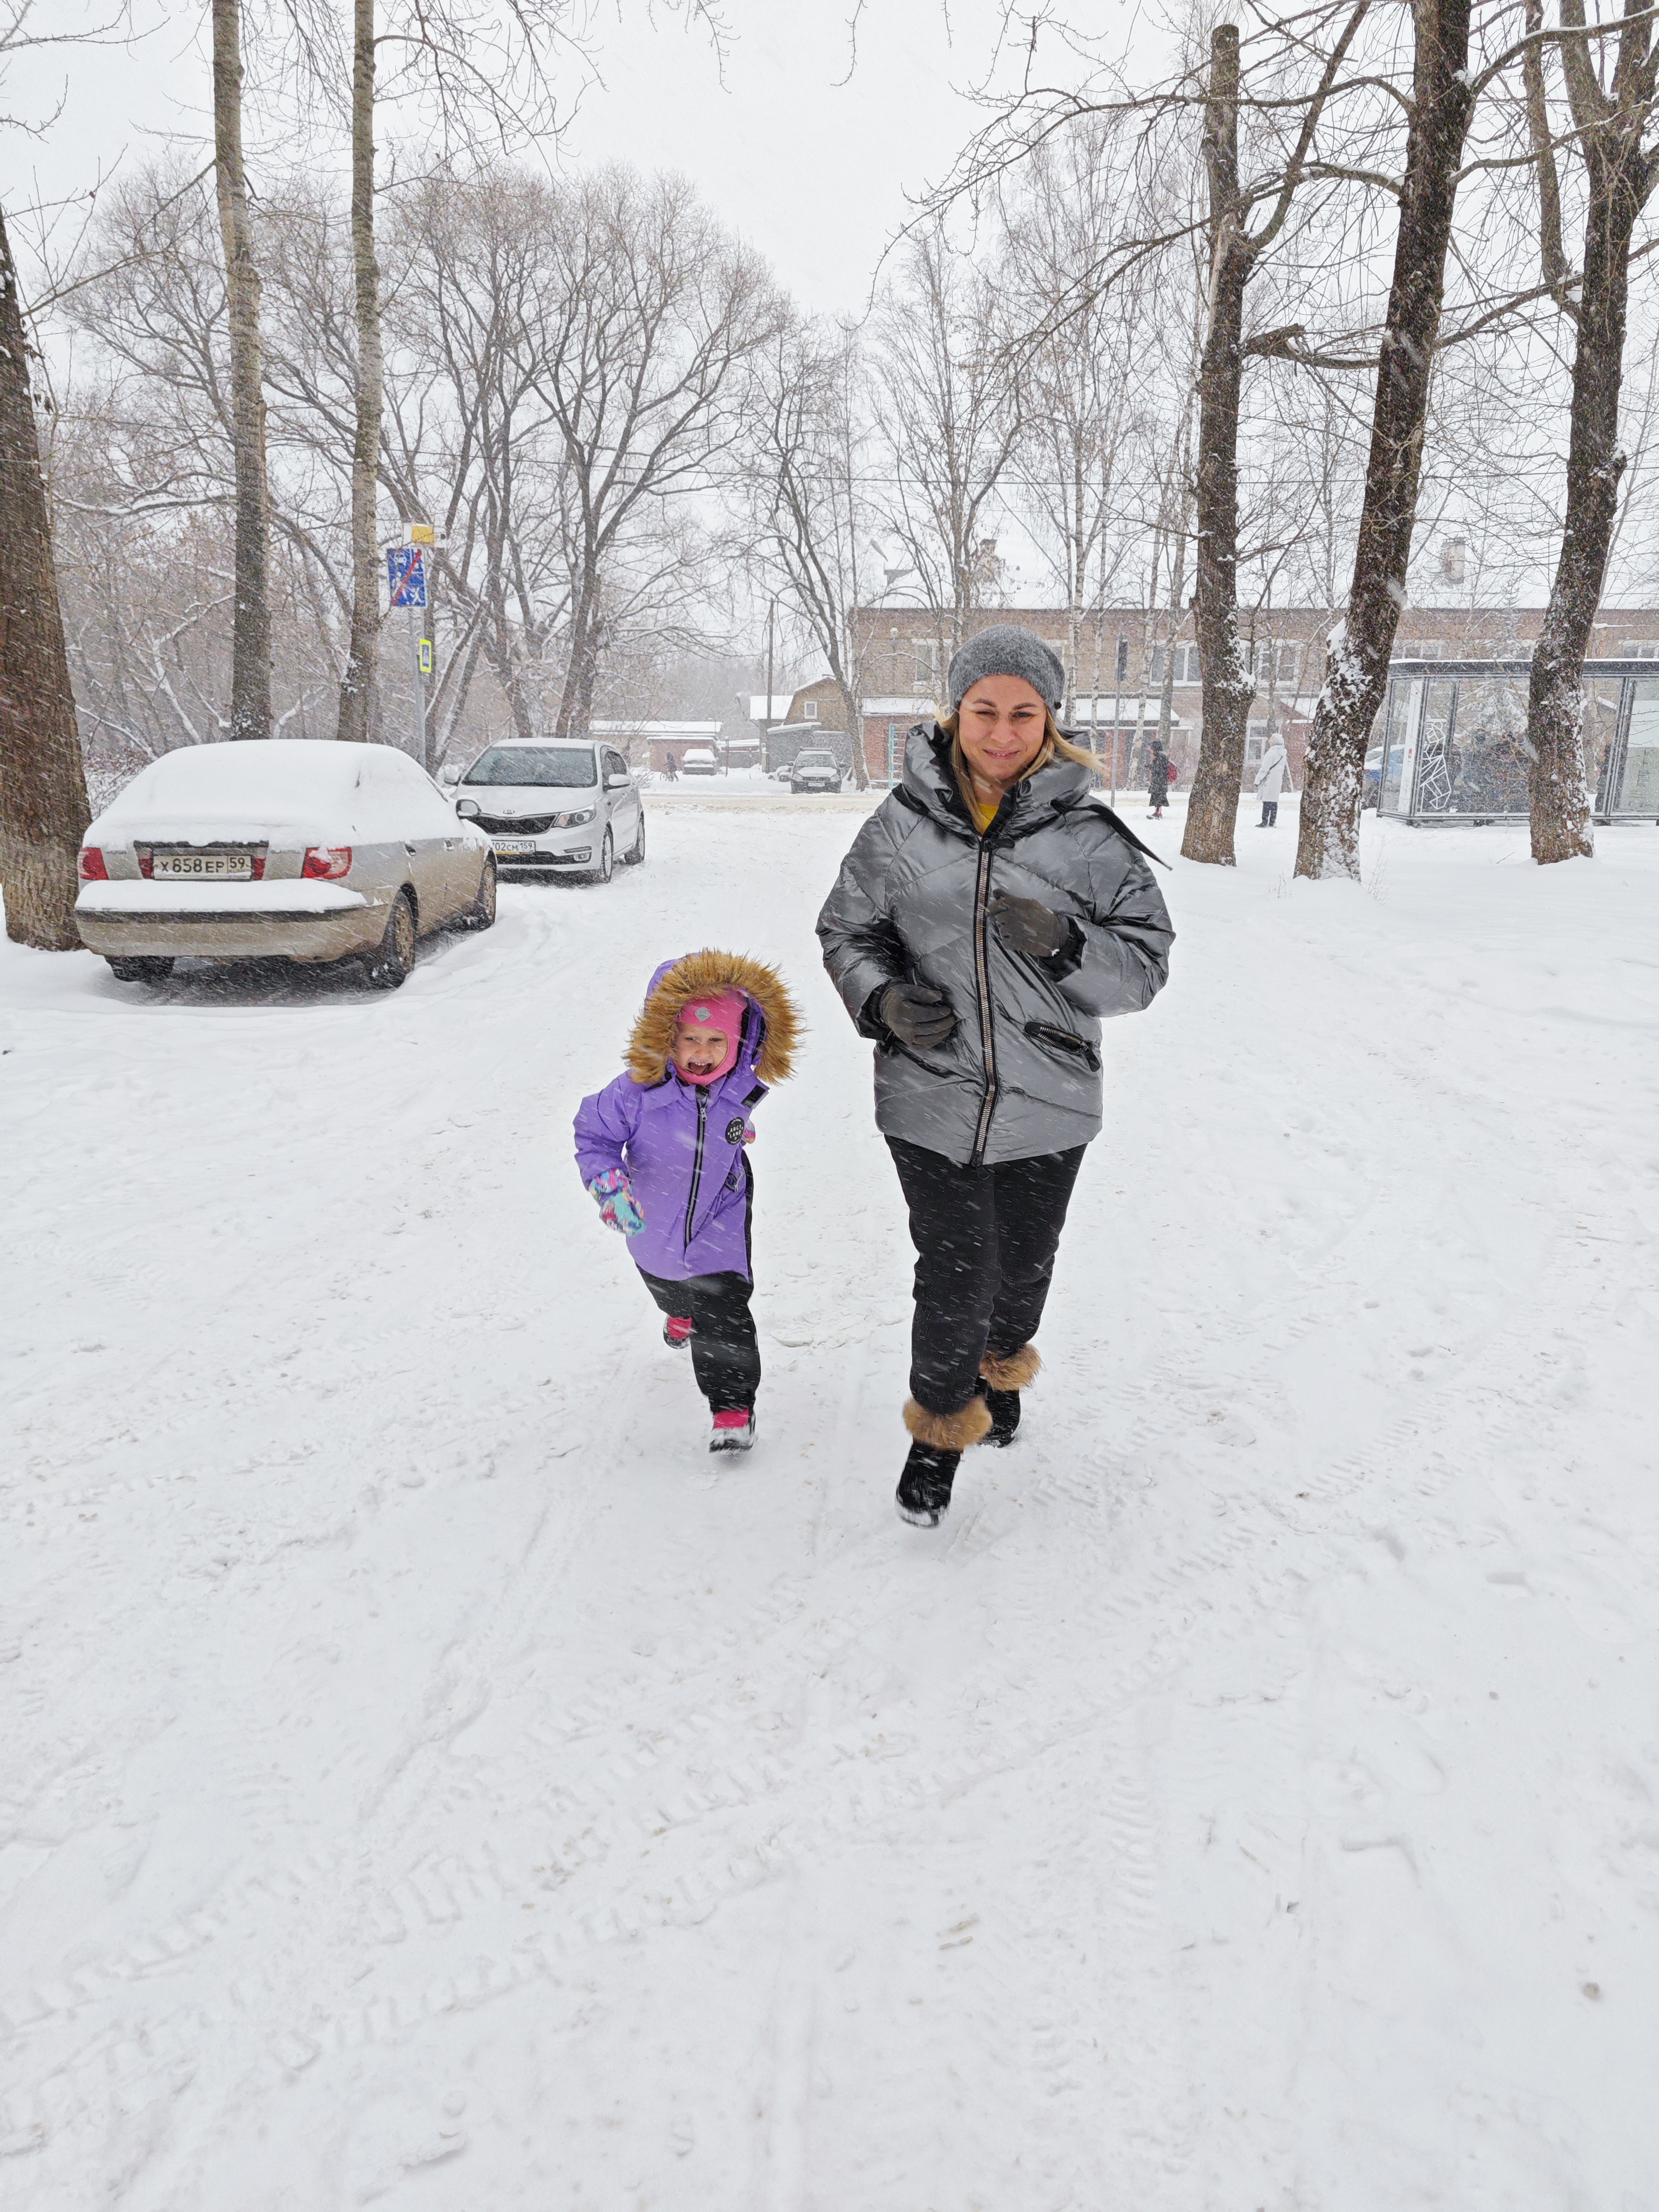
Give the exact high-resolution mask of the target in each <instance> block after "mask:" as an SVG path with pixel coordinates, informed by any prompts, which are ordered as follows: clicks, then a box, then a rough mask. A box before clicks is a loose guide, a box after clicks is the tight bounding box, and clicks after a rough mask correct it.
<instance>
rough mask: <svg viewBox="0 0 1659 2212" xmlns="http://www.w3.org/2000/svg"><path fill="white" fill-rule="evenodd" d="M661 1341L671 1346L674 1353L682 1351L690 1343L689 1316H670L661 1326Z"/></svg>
mask: <svg viewBox="0 0 1659 2212" xmlns="http://www.w3.org/2000/svg"><path fill="white" fill-rule="evenodd" d="M662 1340H663V1342H664V1343H665V1344H667V1345H671V1346H672V1347H673V1348H674V1350H675V1351H676V1352H679V1351H682V1350H684V1347H685V1346H687V1345H688V1344H690V1341H691V1316H690V1314H670V1315H669V1316H668V1318H667V1320H666V1321H665V1322H664V1323H663V1325H662Z"/></svg>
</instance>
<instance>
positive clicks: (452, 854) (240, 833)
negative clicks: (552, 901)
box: [75, 738, 495, 990]
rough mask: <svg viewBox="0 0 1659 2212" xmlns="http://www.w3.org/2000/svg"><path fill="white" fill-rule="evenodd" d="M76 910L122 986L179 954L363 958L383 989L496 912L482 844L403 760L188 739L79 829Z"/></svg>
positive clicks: (389, 754) (301, 745)
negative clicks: (457, 930) (436, 944)
mask: <svg viewBox="0 0 1659 2212" xmlns="http://www.w3.org/2000/svg"><path fill="white" fill-rule="evenodd" d="M75 919H76V926H77V927H79V929H80V932H81V939H82V943H83V944H84V945H87V946H88V948H89V950H90V951H94V952H100V953H101V954H102V955H103V957H105V959H106V960H107V961H108V962H109V964H110V966H111V967H112V969H114V971H115V974H116V976H117V977H118V980H119V981H122V982H124V983H149V982H161V981H163V980H164V979H165V978H166V977H167V975H169V974H171V972H172V969H173V962H174V961H175V960H176V959H179V958H180V957H185V958H190V959H207V960H269V959H271V958H283V959H289V960H303V961H327V960H349V959H361V960H363V961H366V962H367V963H368V972H369V976H370V979H371V981H374V982H375V983H377V984H379V985H380V986H381V987H383V988H385V989H388V990H390V989H394V988H395V987H397V986H398V984H399V983H401V982H402V981H403V980H404V977H405V976H406V975H408V973H409V971H410V969H411V968H412V967H413V966H414V964H415V947H416V940H417V939H420V938H422V937H424V936H427V935H428V934H429V933H430V932H432V931H433V930H435V929H439V928H441V927H443V926H444V925H445V924H446V923H447V922H460V923H463V924H465V925H466V926H467V927H471V928H474V929H488V928H489V925H490V924H491V922H493V921H495V860H494V859H493V857H492V855H491V854H490V850H489V839H488V837H486V836H483V835H482V834H481V833H480V832H479V831H478V830H477V829H472V828H471V826H470V825H469V824H468V823H464V822H458V821H457V820H456V819H455V816H454V813H453V810H452V809H451V806H450V805H449V801H448V799H447V798H446V796H445V794H444V793H443V792H442V791H441V790H440V789H439V787H438V786H437V785H436V784H435V783H434V782H433V781H432V779H431V778H430V776H428V775H426V773H425V772H424V771H423V770H422V769H420V768H419V767H417V766H416V763H415V762H414V761H412V760H411V759H410V757H409V755H408V754H407V753H403V752H399V751H398V750H397V749H396V747H395V746H392V745H354V744H339V743H337V742H336V741H334V740H332V739H330V738H253V739H249V740H245V741H242V742H227V743H224V744H207V745H185V746H181V747H180V748H179V750H178V751H176V752H170V753H166V754H164V755H163V756H162V757H161V759H160V760H158V761H152V762H151V763H150V764H149V767H148V768H147V769H142V770H141V771H140V772H139V774H138V775H136V776H134V778H133V779H132V781H131V783H130V784H128V785H127V786H126V787H125V790H123V791H122V792H121V793H120V795H119V796H118V798H117V799H115V800H114V801H113V802H112V804H111V805H109V806H106V808H105V810H104V811H103V812H102V813H101V814H100V816H99V817H98V818H97V820H96V821H95V822H94V823H93V824H92V826H91V827H90V829H88V831H87V835H86V842H85V843H84V844H83V845H82V848H81V890H80V896H78V898H77V899H76V905H75Z"/></svg>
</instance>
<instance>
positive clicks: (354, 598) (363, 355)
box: [335, 0, 381, 744]
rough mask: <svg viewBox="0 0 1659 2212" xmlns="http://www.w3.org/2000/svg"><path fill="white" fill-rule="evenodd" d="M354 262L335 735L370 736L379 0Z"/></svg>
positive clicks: (357, 172) (356, 171)
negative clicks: (345, 591)
mask: <svg viewBox="0 0 1659 2212" xmlns="http://www.w3.org/2000/svg"><path fill="white" fill-rule="evenodd" d="M352 13H353V21H354V26H355V32H356V38H355V44H354V50H353V55H352V67H351V264H352V275H353V277H354V280H355V284H356V311H357V425H356V436H355V437H354V438H353V440H352V446H351V642H350V645H349V648H348V651H347V653H346V665H345V673H344V675H343V677H342V678H340V720H339V726H338V728H337V731H336V732H335V734H336V736H337V737H339V738H345V739H347V740H349V742H350V743H352V744H367V742H368V732H369V714H370V708H371V706H372V704H373V701H374V683H375V678H376V675H377V673H378V670H379V664H380V542H379V533H378V532H377V530H376V527H375V494H376V492H377V490H378V489H379V486H380V390H381V357H380V264H379V263H378V262H377V261H376V259H375V258H374V0H353V10H352Z"/></svg>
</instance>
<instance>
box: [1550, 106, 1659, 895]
mask: <svg viewBox="0 0 1659 2212" xmlns="http://www.w3.org/2000/svg"><path fill="white" fill-rule="evenodd" d="M1620 120H1621V123H1622V124H1623V125H1624V126H1625V127H1624V128H1622V129H1619V128H1614V129H1608V130H1607V131H1605V132H1602V131H1597V132H1593V133H1590V134H1587V136H1586V137H1585V139H1584V143H1583V153H1584V166H1585V170H1586V173H1587V177H1588V180H1589V212H1588V215H1587V217H1586V220H1585V225H1584V279H1583V286H1582V288H1581V290H1580V293H1579V305H1578V338H1577V349H1576V351H1575V353H1574V356H1573V363H1572V415H1571V435H1570V437H1569V440H1568V445H1567V511H1566V520H1565V527H1564V529H1563V532H1562V536H1561V556H1560V559H1559V562H1557V564H1556V570H1555V580H1554V582H1553V585H1552V586H1551V587H1550V603H1549V606H1548V608H1547V611H1546V613H1545V616H1544V624H1543V628H1542V629H1541V631H1540V633H1539V638H1538V646H1537V650H1536V651H1535V652H1534V655H1533V663H1532V677H1531V682H1530V685H1529V690H1528V701H1527V738H1528V744H1529V745H1530V747H1531V750H1532V765H1531V770H1530V778H1529V780H1530V783H1531V794H1530V795H1531V811H1532V857H1533V858H1534V860H1539V861H1549V860H1580V859H1582V860H1589V858H1590V857H1591V856H1592V855H1593V854H1594V852H1595V844H1594V842H1593V840H1592V838H1591V836H1590V809H1589V792H1588V791H1587V790H1586V788H1585V784H1584V726H1583V716H1584V696H1583V675H1584V654H1585V653H1586V652H1587V650H1588V649H1589V640H1590V630H1591V626H1592V624H1593V623H1594V622H1595V611H1596V609H1597V607H1598V606H1599V605H1601V581H1602V578H1603V576H1604V574H1605V573H1606V570H1607V550H1608V548H1609V546H1610V545H1611V544H1612V542H1613V519H1614V516H1615V515H1616V513H1617V512H1618V507H1619V482H1620V477H1622V476H1623V474H1624V471H1625V456H1624V454H1623V453H1621V452H1620V449H1619V392H1620V383H1621V381H1622V379H1623V374H1624V362H1625V318H1626V305H1627V301H1628V296H1629V290H1630V244H1631V236H1632V232H1633V231H1634V229H1635V228H1636V222H1637V218H1638V216H1640V214H1641V212H1642V207H1643V204H1644V201H1645V200H1646V198H1647V197H1648V193H1649V191H1650V189H1651V178H1650V172H1649V165H1648V162H1647V161H1646V160H1645V159H1644V156H1643V153H1642V145H1641V130H1640V124H1641V120H1642V118H1641V117H1640V116H1639V115H1638V117H1637V118H1634V123H1635V127H1633V128H1632V127H1631V118H1620ZM1609 795H1610V794H1609Z"/></svg>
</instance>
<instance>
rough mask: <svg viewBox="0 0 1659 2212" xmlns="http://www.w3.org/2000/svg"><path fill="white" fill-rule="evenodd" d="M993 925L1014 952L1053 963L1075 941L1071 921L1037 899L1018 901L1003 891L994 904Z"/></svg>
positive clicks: (992, 905)
mask: <svg viewBox="0 0 1659 2212" xmlns="http://www.w3.org/2000/svg"><path fill="white" fill-rule="evenodd" d="M991 924H992V927H994V929H995V931H996V933H997V935H998V936H999V937H1000V939H1002V941H1003V943H1004V944H1005V945H1006V946H1007V948H1008V950H1009V951H1011V952H1023V953H1024V954H1025V956H1026V957H1027V958H1028V959H1031V960H1052V959H1053V958H1054V955H1055V954H1056V953H1057V952H1064V951H1066V950H1067V948H1068V947H1069V946H1070V945H1072V943H1073V925H1072V922H1071V919H1070V917H1069V916H1068V915H1063V914H1055V913H1054V911H1053V909H1052V908H1048V907H1046V906H1044V905H1043V904H1042V902H1041V901H1039V900H1037V899H1028V898H1014V897H1012V896H1011V895H1010V894H1009V893H1008V892H1007V891H999V892H998V893H997V895H996V896H995V897H994V899H993V900H992V901H991Z"/></svg>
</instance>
